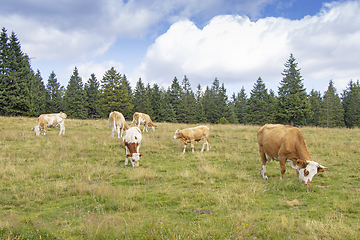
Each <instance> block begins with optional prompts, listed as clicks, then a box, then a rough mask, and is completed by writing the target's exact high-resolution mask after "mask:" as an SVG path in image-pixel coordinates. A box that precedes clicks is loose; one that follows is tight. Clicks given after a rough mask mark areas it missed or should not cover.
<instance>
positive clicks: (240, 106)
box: [233, 87, 247, 124]
mask: <svg viewBox="0 0 360 240" xmlns="http://www.w3.org/2000/svg"><path fill="white" fill-rule="evenodd" d="M233 102H234V107H235V109H234V111H235V114H236V116H237V119H238V121H239V123H242V124H246V123H247V113H246V108H247V96H246V92H245V88H244V87H242V88H241V90H240V92H239V93H238V94H237V96H236V97H235V96H234V95H233Z"/></svg>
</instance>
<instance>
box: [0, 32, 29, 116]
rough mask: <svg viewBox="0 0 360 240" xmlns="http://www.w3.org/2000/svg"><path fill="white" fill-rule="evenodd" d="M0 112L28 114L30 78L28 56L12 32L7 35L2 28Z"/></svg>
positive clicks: (0, 42)
mask: <svg viewBox="0 0 360 240" xmlns="http://www.w3.org/2000/svg"><path fill="white" fill-rule="evenodd" d="M0 44H1V47H0V48H1V56H0V72H1V75H2V76H1V86H0V87H1V89H0V104H1V105H2V107H1V110H0V111H1V112H2V113H3V114H5V115H10V116H12V115H14V116H17V115H23V116H29V115H30V111H31V93H30V87H31V78H32V76H33V72H32V70H31V68H30V63H29V57H28V56H27V55H26V54H24V53H23V52H22V51H21V46H20V42H19V40H18V38H17V36H16V35H15V33H14V32H12V33H11V36H10V38H8V37H7V34H6V29H5V28H3V31H2V34H1V37H0Z"/></svg>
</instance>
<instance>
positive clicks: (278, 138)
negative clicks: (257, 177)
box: [257, 124, 325, 186]
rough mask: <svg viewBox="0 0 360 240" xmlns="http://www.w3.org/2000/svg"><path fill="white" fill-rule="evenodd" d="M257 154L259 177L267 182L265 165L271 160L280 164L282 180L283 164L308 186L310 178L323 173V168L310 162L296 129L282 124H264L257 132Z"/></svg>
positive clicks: (302, 139)
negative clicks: (258, 156) (290, 168)
mask: <svg viewBox="0 0 360 240" xmlns="http://www.w3.org/2000/svg"><path fill="white" fill-rule="evenodd" d="M257 139H258V145H259V153H260V156H261V163H262V170H261V172H260V174H261V176H262V177H263V178H264V179H265V180H267V179H268V177H267V175H266V163H267V161H271V160H278V161H279V162H280V169H281V175H280V179H281V180H283V177H284V173H285V170H286V169H285V163H286V162H288V163H290V165H291V167H292V168H294V169H296V172H297V174H298V176H299V179H300V180H301V181H303V182H304V183H305V184H306V185H308V186H310V184H311V181H312V178H313V177H314V176H315V175H316V174H318V173H320V172H324V171H325V167H324V166H321V165H320V164H319V163H317V162H315V161H313V160H312V158H311V156H310V153H309V151H308V149H307V146H306V143H305V140H304V137H303V135H302V134H301V132H300V130H299V129H298V128H296V127H292V126H289V125H282V124H265V125H264V126H262V127H261V128H260V129H259V130H258V131H257Z"/></svg>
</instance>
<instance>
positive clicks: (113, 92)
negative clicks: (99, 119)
mask: <svg viewBox="0 0 360 240" xmlns="http://www.w3.org/2000/svg"><path fill="white" fill-rule="evenodd" d="M126 81H127V80H126V78H123V77H122V76H121V74H120V73H118V72H117V71H116V70H115V68H114V67H111V69H109V70H108V71H106V72H105V74H104V76H103V78H102V80H101V89H100V93H99V109H100V111H101V114H102V116H103V117H107V116H108V115H109V113H110V112H112V111H119V112H121V113H122V114H123V115H124V116H125V115H128V114H129V113H130V112H131V111H132V108H133V105H132V103H131V96H129V91H128V85H127V84H126Z"/></svg>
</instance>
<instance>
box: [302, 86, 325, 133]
mask: <svg viewBox="0 0 360 240" xmlns="http://www.w3.org/2000/svg"><path fill="white" fill-rule="evenodd" d="M309 102H310V109H311V113H312V114H311V115H310V116H309V117H308V119H307V121H306V122H307V124H308V125H310V126H324V124H325V122H324V117H325V115H324V111H323V108H322V107H321V105H322V97H321V94H320V92H318V91H315V90H314V89H313V90H311V92H310V96H309Z"/></svg>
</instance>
